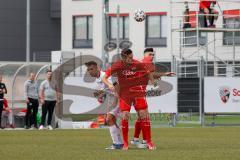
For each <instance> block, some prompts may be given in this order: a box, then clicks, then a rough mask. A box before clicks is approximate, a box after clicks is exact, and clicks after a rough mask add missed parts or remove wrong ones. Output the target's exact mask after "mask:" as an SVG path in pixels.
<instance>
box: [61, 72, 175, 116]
mask: <svg viewBox="0 0 240 160" xmlns="http://www.w3.org/2000/svg"><path fill="white" fill-rule="evenodd" d="M64 83H65V85H71V86H79V87H80V86H84V87H88V88H91V89H95V88H96V83H95V82H90V83H89V82H84V80H83V78H82V77H68V78H66V79H65V81H64ZM158 85H159V90H158V91H156V90H154V88H153V87H151V86H148V87H147V89H148V94H149V95H151V96H152V97H147V102H148V106H149V112H150V113H159V112H161V113H176V112H177V78H175V77H164V78H162V80H161V81H159V83H158ZM155 88H156V87H155ZM63 100H65V101H66V100H70V101H72V103H71V104H70V107H67V109H68V111H66V108H65V109H64V110H65V113H70V114H85V113H87V112H90V111H93V110H96V109H97V108H98V107H99V105H100V103H99V102H98V101H97V99H96V98H94V97H87V96H81V95H71V94H64V95H63ZM131 112H135V111H134V107H132V110H131Z"/></svg>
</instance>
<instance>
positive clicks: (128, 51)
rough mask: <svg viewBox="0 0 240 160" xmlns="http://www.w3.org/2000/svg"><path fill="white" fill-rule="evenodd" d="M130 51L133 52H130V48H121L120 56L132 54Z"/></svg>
mask: <svg viewBox="0 0 240 160" xmlns="http://www.w3.org/2000/svg"><path fill="white" fill-rule="evenodd" d="M132 53H133V52H132V50H131V49H129V48H126V49H123V50H122V52H121V56H122V57H123V58H124V57H126V56H127V55H130V54H132Z"/></svg>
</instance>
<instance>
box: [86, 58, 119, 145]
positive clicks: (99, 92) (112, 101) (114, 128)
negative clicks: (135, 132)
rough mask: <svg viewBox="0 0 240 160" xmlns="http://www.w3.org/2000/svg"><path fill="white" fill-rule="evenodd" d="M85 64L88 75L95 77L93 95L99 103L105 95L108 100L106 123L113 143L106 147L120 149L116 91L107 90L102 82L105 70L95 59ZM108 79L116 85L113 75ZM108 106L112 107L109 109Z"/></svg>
mask: <svg viewBox="0 0 240 160" xmlns="http://www.w3.org/2000/svg"><path fill="white" fill-rule="evenodd" d="M85 65H86V67H87V72H88V73H89V74H90V76H91V77H95V78H96V83H97V89H96V92H94V96H95V97H97V98H98V101H99V102H100V103H102V102H103V101H104V100H103V99H104V97H105V96H106V99H105V100H108V101H109V103H108V105H107V106H106V113H107V114H106V124H107V125H108V126H109V131H110V135H111V138H112V141H113V144H112V145H111V146H110V147H108V148H106V149H122V147H123V141H122V137H121V132H120V128H119V126H118V124H117V123H116V120H117V118H118V117H119V116H120V109H119V106H118V97H117V93H115V92H112V91H111V90H109V89H108V87H107V86H106V85H105V84H104V83H103V82H102V78H103V77H104V75H105V72H103V71H101V70H100V68H99V67H98V65H97V63H96V62H95V61H89V62H87V63H85ZM109 81H110V82H112V84H113V85H117V81H116V80H114V78H113V77H109ZM110 108H113V109H112V110H111V109H110Z"/></svg>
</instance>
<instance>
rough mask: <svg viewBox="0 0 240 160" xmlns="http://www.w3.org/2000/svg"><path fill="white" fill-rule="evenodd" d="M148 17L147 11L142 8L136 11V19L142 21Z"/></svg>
mask: <svg viewBox="0 0 240 160" xmlns="http://www.w3.org/2000/svg"><path fill="white" fill-rule="evenodd" d="M145 18H146V15H145V12H144V11H143V10H141V9H138V10H136V11H135V13H134V19H135V20H136V21H137V22H142V21H144V20H145Z"/></svg>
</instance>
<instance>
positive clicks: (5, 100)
mask: <svg viewBox="0 0 240 160" xmlns="http://www.w3.org/2000/svg"><path fill="white" fill-rule="evenodd" d="M3 106H4V108H3V110H6V109H7V108H8V101H7V99H5V98H3Z"/></svg>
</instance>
